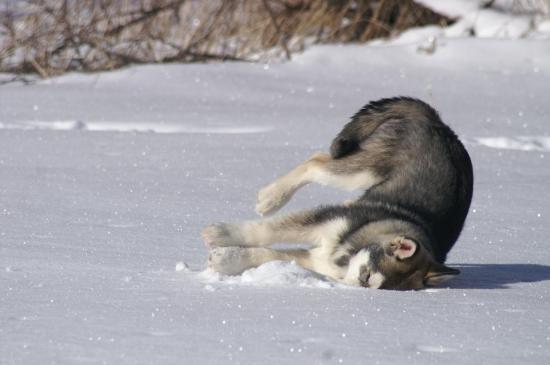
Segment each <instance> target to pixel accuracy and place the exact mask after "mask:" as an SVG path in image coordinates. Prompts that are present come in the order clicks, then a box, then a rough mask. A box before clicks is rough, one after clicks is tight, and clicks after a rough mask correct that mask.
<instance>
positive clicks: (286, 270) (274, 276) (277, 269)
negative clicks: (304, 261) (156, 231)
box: [200, 261, 347, 289]
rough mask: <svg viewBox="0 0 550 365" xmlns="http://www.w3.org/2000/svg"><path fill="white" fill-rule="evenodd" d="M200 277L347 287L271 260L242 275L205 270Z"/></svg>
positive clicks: (219, 280) (218, 280) (263, 283)
mask: <svg viewBox="0 0 550 365" xmlns="http://www.w3.org/2000/svg"><path fill="white" fill-rule="evenodd" d="M200 277H201V278H202V279H203V280H204V281H205V282H207V283H209V284H213V283H225V284H233V285H255V286H284V287H302V288H303V287H306V288H321V289H330V288H335V287H347V286H346V285H343V284H339V283H336V282H334V281H331V280H329V279H328V278H325V277H323V276H321V275H319V274H316V273H314V272H312V271H309V270H306V269H304V268H302V267H300V266H298V265H297V264H296V263H294V262H283V261H271V262H268V263H265V264H263V265H261V266H259V267H257V268H253V269H249V270H246V271H245V272H243V273H242V274H241V275H236V276H230V275H222V274H220V273H217V272H214V271H212V270H205V271H203V272H201V273H200Z"/></svg>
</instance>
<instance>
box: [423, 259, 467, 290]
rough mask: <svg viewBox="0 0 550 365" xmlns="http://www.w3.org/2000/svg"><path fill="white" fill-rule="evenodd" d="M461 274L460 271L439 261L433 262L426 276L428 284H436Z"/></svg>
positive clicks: (425, 279)
mask: <svg viewBox="0 0 550 365" xmlns="http://www.w3.org/2000/svg"><path fill="white" fill-rule="evenodd" d="M458 274H460V271H459V270H457V269H453V268H452V267H448V266H445V265H443V264H440V263H438V262H432V264H431V266H430V269H429V270H428V272H427V273H426V275H425V276H424V284H425V285H426V286H436V285H439V284H441V283H443V282H445V281H447V280H449V279H452V278H454V277H455V276H457V275H458Z"/></svg>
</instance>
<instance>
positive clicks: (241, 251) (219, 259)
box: [208, 247, 251, 275]
mask: <svg viewBox="0 0 550 365" xmlns="http://www.w3.org/2000/svg"><path fill="white" fill-rule="evenodd" d="M247 252H248V251H247V249H246V248H241V247H216V248H213V249H212V250H211V251H210V253H209V255H208V268H209V269H212V270H214V271H217V272H219V273H221V274H225V275H237V274H240V273H241V272H243V271H244V270H246V269H248V268H250V267H251V265H250V263H249V261H250V260H249V255H248V254H247Z"/></svg>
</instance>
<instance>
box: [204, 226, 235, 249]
mask: <svg viewBox="0 0 550 365" xmlns="http://www.w3.org/2000/svg"><path fill="white" fill-rule="evenodd" d="M237 230H238V228H237V227H235V226H233V225H231V224H227V223H221V222H220V223H214V224H211V225H209V226H207V227H206V228H204V229H203V230H202V232H201V236H202V240H203V242H204V244H205V245H206V247H208V248H212V247H218V246H237V245H239V243H240V242H239V240H238V239H237V237H236V236H237V233H238V232H237Z"/></svg>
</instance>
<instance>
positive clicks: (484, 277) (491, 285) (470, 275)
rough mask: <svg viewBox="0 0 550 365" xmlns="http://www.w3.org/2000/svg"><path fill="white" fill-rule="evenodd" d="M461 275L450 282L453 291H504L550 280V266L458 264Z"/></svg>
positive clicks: (448, 284)
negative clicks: (514, 286)
mask: <svg viewBox="0 0 550 365" xmlns="http://www.w3.org/2000/svg"><path fill="white" fill-rule="evenodd" d="M451 266H453V267H456V268H458V269H459V270H460V275H458V276H457V277H456V278H454V279H452V280H450V281H448V282H447V283H445V284H446V286H448V287H449V288H453V289H503V288H509V286H510V285H511V284H521V283H536V282H539V281H545V280H550V266H546V265H537V264H462V265H460V264H458V265H451Z"/></svg>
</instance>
